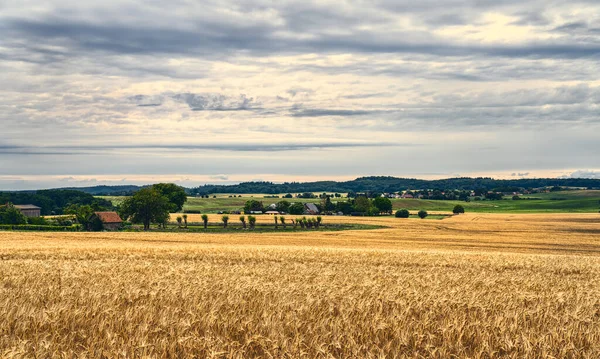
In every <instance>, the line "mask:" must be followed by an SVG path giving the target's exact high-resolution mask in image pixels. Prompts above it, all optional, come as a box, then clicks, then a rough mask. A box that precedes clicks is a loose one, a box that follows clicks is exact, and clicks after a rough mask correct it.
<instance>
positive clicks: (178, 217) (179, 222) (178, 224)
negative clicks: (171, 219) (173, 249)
mask: <svg viewBox="0 0 600 359" xmlns="http://www.w3.org/2000/svg"><path fill="white" fill-rule="evenodd" d="M176 219H177V226H179V228H181V224H182V223H183V218H182V217H181V216H177V218H176Z"/></svg>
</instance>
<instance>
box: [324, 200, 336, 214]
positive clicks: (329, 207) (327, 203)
mask: <svg viewBox="0 0 600 359" xmlns="http://www.w3.org/2000/svg"><path fill="white" fill-rule="evenodd" d="M321 207H322V209H323V211H325V212H331V211H333V210H335V204H333V203H332V202H331V197H329V196H325V197H323V200H322V201H321Z"/></svg>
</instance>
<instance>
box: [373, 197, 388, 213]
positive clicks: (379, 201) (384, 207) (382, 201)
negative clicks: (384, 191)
mask: <svg viewBox="0 0 600 359" xmlns="http://www.w3.org/2000/svg"><path fill="white" fill-rule="evenodd" d="M373 205H374V206H375V207H376V208H377V210H379V212H380V213H392V201H390V199H389V198H386V197H377V198H375V199H374V200H373Z"/></svg>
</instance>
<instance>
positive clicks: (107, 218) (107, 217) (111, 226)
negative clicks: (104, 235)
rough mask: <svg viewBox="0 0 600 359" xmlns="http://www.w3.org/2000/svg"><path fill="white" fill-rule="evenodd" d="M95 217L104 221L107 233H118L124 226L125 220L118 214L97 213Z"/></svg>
mask: <svg viewBox="0 0 600 359" xmlns="http://www.w3.org/2000/svg"><path fill="white" fill-rule="evenodd" d="M94 216H96V217H98V218H99V219H100V220H101V221H102V225H103V226H104V229H105V230H107V231H117V230H119V229H120V228H121V226H122V225H123V220H122V219H121V217H119V215H118V214H117V212H95V213H94Z"/></svg>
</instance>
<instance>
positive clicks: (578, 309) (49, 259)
mask: <svg viewBox="0 0 600 359" xmlns="http://www.w3.org/2000/svg"><path fill="white" fill-rule="evenodd" d="M192 220H193V219H192V218H190V221H192ZM271 220H272V218H268V217H260V219H259V221H271ZM324 220H325V221H331V222H334V221H338V222H339V221H352V222H360V223H371V224H381V225H385V226H388V227H389V228H385V229H377V230H356V231H340V232H314V231H306V232H295V233H277V232H275V233H252V232H249V231H246V232H241V233H223V234H219V233H210V234H209V233H207V234H203V233H194V234H192V233H189V234H183V233H97V234H92V233H16V232H0V357H2V358H34V357H37V358H404V357H406V358H496V357H498V358H499V357H508V358H523V357H528V358H598V357H600V256H599V254H600V217H599V216H598V215H594V214H590V215H568V214H564V215H554V214H553V215H491V214H490V215H481V214H478V215H474V214H467V215H460V216H455V217H452V218H448V219H445V220H415V219H407V220H401V219H396V218H346V217H335V218H333V217H325V218H324ZM211 221H215V222H216V221H218V216H212V217H211Z"/></svg>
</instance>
